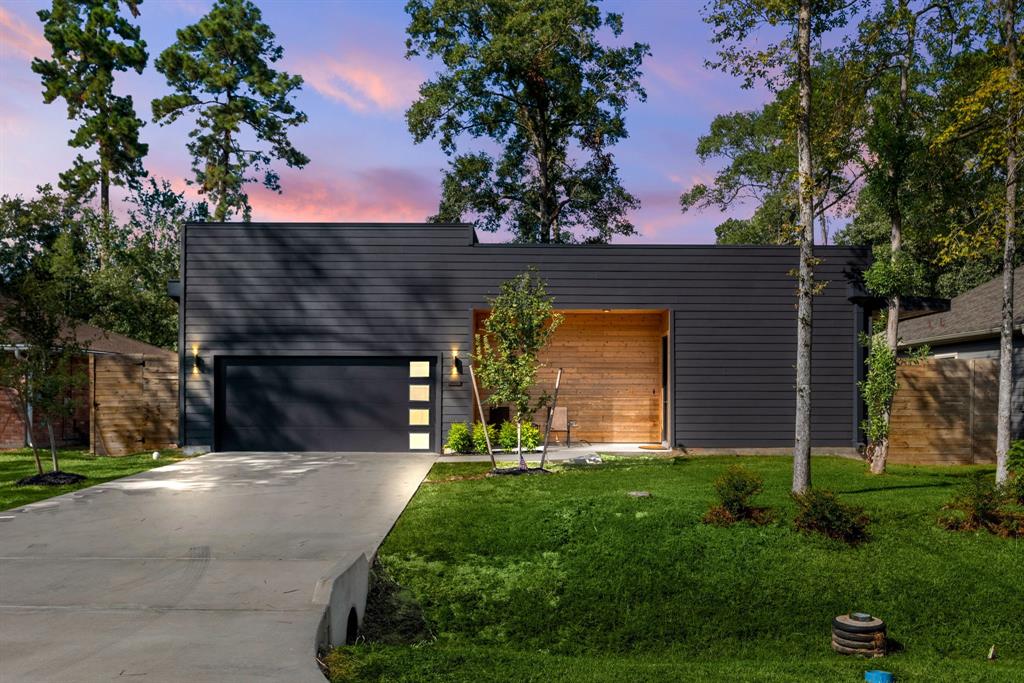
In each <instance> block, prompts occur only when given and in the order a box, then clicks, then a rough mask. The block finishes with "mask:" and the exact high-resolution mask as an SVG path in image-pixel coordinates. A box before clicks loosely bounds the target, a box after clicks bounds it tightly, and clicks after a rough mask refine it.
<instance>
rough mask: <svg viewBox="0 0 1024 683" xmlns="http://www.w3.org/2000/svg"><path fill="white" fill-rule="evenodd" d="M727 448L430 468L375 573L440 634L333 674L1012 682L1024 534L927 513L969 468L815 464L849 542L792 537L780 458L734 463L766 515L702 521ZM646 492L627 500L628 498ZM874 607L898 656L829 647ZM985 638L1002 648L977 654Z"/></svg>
mask: <svg viewBox="0 0 1024 683" xmlns="http://www.w3.org/2000/svg"><path fill="white" fill-rule="evenodd" d="M735 462H737V458H733V457H728V458H726V457H716V458H676V459H674V460H673V459H650V460H646V461H644V460H636V459H622V460H614V461H612V462H608V463H606V464H604V465H600V466H590V467H587V466H581V467H569V466H566V467H564V468H563V469H561V471H560V472H558V473H557V474H554V475H550V476H528V477H500V478H482V477H481V475H482V473H483V472H484V471H485V470H486V468H487V464H486V463H485V464H478V463H457V464H438V465H436V466H435V467H434V468H433V470H432V471H431V473H430V475H429V477H428V481H427V482H426V483H425V484H424V485H423V486H421V487H420V490H419V491H418V492H417V494H416V496H415V497H414V498H413V500H412V501H411V502H410V504H409V507H408V508H407V509H406V511H405V513H404V514H403V515H402V517H401V518H400V519H399V521H398V523H397V525H396V526H395V528H394V530H393V531H392V533H391V534H390V535H389V536H388V538H387V539H386V541H385V543H384V545H383V546H382V548H381V550H380V554H379V560H380V563H381V567H382V568H383V570H384V571H386V572H387V573H388V574H389V575H390V576H391V577H393V578H394V579H395V580H397V581H398V582H399V583H400V584H401V585H402V586H404V588H405V590H406V591H407V592H408V594H409V595H411V596H412V598H413V599H414V600H416V601H417V602H418V603H419V607H420V608H421V609H422V612H423V615H424V618H425V620H426V622H427V623H426V626H427V628H428V629H429V631H430V632H431V633H433V636H434V637H433V638H432V639H429V640H427V641H425V642H420V643H412V644H407V645H384V644H380V643H363V644H358V645H355V646H351V647H345V648H339V649H338V650H335V651H334V652H332V653H330V654H329V656H328V660H329V661H328V663H329V665H330V667H331V678H332V680H333V681H336V682H340V681H424V680H431V681H467V682H468V681H481V680H493V681H552V680H558V681H588V682H589V681H638V680H644V681H666V682H667V681H678V680H693V681H787V682H788V681H824V680H828V681H844V680H845V681H861V680H863V675H864V671H866V670H869V669H874V668H883V669H885V670H888V671H892V672H894V673H896V674H897V676H898V679H899V680H921V681H929V682H931V681H957V682H961V681H1011V680H1013V681H1019V680H1020V672H1021V671H1022V670H1024V622H1022V621H1021V618H1022V615H1024V589H1022V587H1024V545H1022V544H1021V542H1019V541H1010V540H1004V539H1000V538H996V537H994V536H991V535H988V534H984V533H977V534H974V533H970V534H965V533H954V532H949V531H945V530H943V529H940V528H938V527H937V526H936V524H935V520H936V516H937V514H938V512H939V508H940V507H941V505H942V504H943V503H944V502H946V501H947V500H948V499H949V498H950V496H951V494H952V492H953V490H954V487H955V486H956V485H958V484H959V483H960V482H961V481H963V478H964V477H965V476H968V475H969V474H970V473H971V472H974V471H977V468H924V467H920V468H912V467H892V468H891V472H890V473H889V474H887V475H884V476H882V477H875V476H871V475H868V474H866V473H865V471H864V469H865V468H864V466H863V464H861V463H859V462H856V461H851V460H844V459H839V458H815V460H814V484H815V486H818V487H823V488H829V489H832V490H833V491H835V492H836V493H837V494H838V495H839V497H840V498H841V499H842V500H844V501H847V502H850V503H853V504H855V505H860V506H863V507H864V508H865V509H866V510H867V512H868V514H869V515H870V517H871V518H872V525H871V535H872V539H871V540H870V541H869V542H868V543H866V544H864V545H862V546H859V547H856V548H849V547H846V546H843V545H840V544H838V543H837V542H834V541H830V540H828V539H825V538H822V537H817V536H808V535H805V534H801V533H799V532H797V531H795V530H794V529H793V527H792V517H793V514H794V512H795V508H794V506H793V504H792V501H791V500H790V498H789V495H788V490H789V484H790V466H789V461H788V460H787V459H784V458H752V457H745V458H742V463H743V464H744V465H746V466H747V467H749V468H751V469H753V470H755V471H756V472H758V473H759V474H760V475H761V476H763V477H764V480H765V492H764V493H763V494H761V495H760V496H759V497H758V498H757V499H756V502H757V504H759V505H766V506H770V507H771V508H773V509H774V510H775V512H776V513H777V520H776V521H775V522H774V523H772V524H769V525H767V526H761V527H753V526H746V525H737V526H734V527H730V528H718V527H712V526H708V525H705V524H702V523H701V521H700V519H701V517H702V515H703V514H704V513H705V512H706V511H707V509H708V507H709V506H710V505H711V504H712V503H713V489H712V482H713V481H714V479H715V478H716V477H718V476H719V475H720V474H721V473H722V472H724V471H725V469H726V467H728V465H730V464H733V463H735ZM633 490H646V491H650V492H651V494H652V497H650V498H631V497H628V496H627V495H626V492H627V491H633ZM851 610H864V611H868V612H871V613H872V614H876V615H879V616H880V617H882V618H883V619H885V620H886V621H887V622H888V623H889V625H890V636H891V638H893V639H895V640H896V641H898V642H899V643H900V644H901V646H902V648H903V651H902V652H899V653H897V654H894V655H891V656H889V657H887V658H885V659H883V660H873V661H866V660H861V659H856V658H848V657H842V656H839V655H836V654H834V653H832V652H831V650H830V648H829V625H830V620H831V618H832V617H833V616H835V615H837V614H841V613H845V612H848V611H851ZM993 644H995V645H996V647H997V652H998V654H999V659H997V660H996V661H994V662H989V661H986V654H987V653H988V650H989V647H990V646H991V645H993Z"/></svg>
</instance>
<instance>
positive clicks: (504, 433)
mask: <svg viewBox="0 0 1024 683" xmlns="http://www.w3.org/2000/svg"><path fill="white" fill-rule="evenodd" d="M540 439H541V433H540V429H538V428H537V427H535V426H534V425H533V424H532V423H530V422H524V423H523V450H524V451H532V450H534V449H535V448H537V447H539V446H540ZM498 445H499V446H500V447H501V449H502V450H504V451H514V450H516V447H517V446H516V423H515V422H504V423H502V425H501V429H500V430H499V431H498Z"/></svg>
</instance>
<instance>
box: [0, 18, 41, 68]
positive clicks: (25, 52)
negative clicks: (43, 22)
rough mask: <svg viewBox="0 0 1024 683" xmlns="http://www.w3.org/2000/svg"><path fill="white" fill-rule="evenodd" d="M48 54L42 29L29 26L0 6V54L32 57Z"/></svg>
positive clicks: (24, 57) (6, 56)
mask: <svg viewBox="0 0 1024 683" xmlns="http://www.w3.org/2000/svg"><path fill="white" fill-rule="evenodd" d="M49 54H50V44H49V43H47V42H46V40H45V39H44V38H43V32H42V29H41V28H39V27H38V26H29V25H28V24H26V23H25V22H24V21H22V20H21V19H19V18H18V17H16V16H14V15H13V14H11V13H10V12H9V11H8V10H7V9H6V8H4V7H0V56H3V57H5V58H10V57H14V58H19V59H32V58H33V57H46V56H47V55H49Z"/></svg>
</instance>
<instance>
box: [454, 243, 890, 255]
mask: <svg viewBox="0 0 1024 683" xmlns="http://www.w3.org/2000/svg"><path fill="white" fill-rule="evenodd" d="M473 246H474V247H479V248H481V249H577V250H578V249H713V250H715V251H735V250H739V251H792V252H794V253H796V252H797V251H798V250H799V247H796V246H790V245H787V244H671V243H668V244H666V243H664V242H658V243H654V242H651V243H637V242H631V243H629V244H537V243H527V242H479V243H476V244H474V245H473ZM837 251H839V252H852V253H853V254H857V255H862V256H865V257H868V256H870V252H869V251H868V250H866V249H864V248H863V247H840V246H836V245H833V244H829V245H819V246H817V247H815V248H814V253H816V254H817V253H822V252H824V253H829V252H837Z"/></svg>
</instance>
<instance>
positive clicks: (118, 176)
mask: <svg viewBox="0 0 1024 683" xmlns="http://www.w3.org/2000/svg"><path fill="white" fill-rule="evenodd" d="M141 3H142V0H127V2H124V3H123V4H124V5H125V6H126V7H127V8H128V10H129V12H131V14H132V16H135V17H137V16H138V15H139V10H138V6H139V5H140V4H141ZM121 5H122V2H121V0H53V5H52V6H51V8H50V9H48V10H40V11H39V12H38V15H39V19H40V20H41V21H42V22H43V25H44V26H43V35H44V36H45V37H46V40H47V41H48V42H49V43H50V46H51V48H52V58H51V59H48V60H45V59H38V58H37V59H34V60H33V61H32V70H33V71H34V72H36V73H37V74H39V75H40V76H41V78H42V84H43V101H44V102H46V103H47V104H50V103H51V102H53V101H54V100H55V99H57V98H58V97H60V98H63V99H64V101H65V102H66V103H67V109H68V118H69V119H71V120H73V121H78V122H79V124H80V125H79V126H78V128H77V129H76V130H75V131H74V133H73V135H72V137H71V139H70V140H69V141H68V144H69V145H70V146H72V147H77V148H81V149H91V148H93V147H95V148H96V149H97V158H96V159H93V160H87V159H85V158H84V157H83V156H82V155H81V154H79V155H78V156H77V158H76V159H75V163H74V166H73V167H72V168H71V169H69V170H68V171H66V172H64V173H62V174H61V176H60V178H61V182H60V185H61V188H62V189H63V190H65V191H66V192H69V193H70V194H72V195H73V196H75V197H79V198H90V197H92V196H94V195H95V192H96V188H97V185H98V187H99V195H100V208H101V209H102V210H103V212H104V213H107V212H109V211H110V186H111V185H118V186H124V185H132V184H134V183H135V182H136V181H137V180H138V179H139V178H141V177H143V176H145V170H144V169H143V168H142V159H143V157H145V156H146V152H147V151H148V147H147V145H146V144H145V143H143V142H140V141H139V130H140V129H141V128H142V126H143V125H144V124H143V122H142V121H141V120H140V119H139V118H138V117H137V116H136V115H135V108H134V104H133V103H132V98H131V96H130V95H124V96H121V95H115V94H114V74H115V73H116V72H118V71H128V70H129V69H130V70H133V71H135V72H137V73H142V70H143V69H144V68H145V67H146V62H147V60H148V59H149V55H148V54H147V53H146V42H145V41H144V40H142V39H141V38H140V32H139V27H138V26H135V25H133V24H132V23H131V22H130V21H129V20H128V19H127V18H126V17H125V16H123V14H122V12H121Z"/></svg>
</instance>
